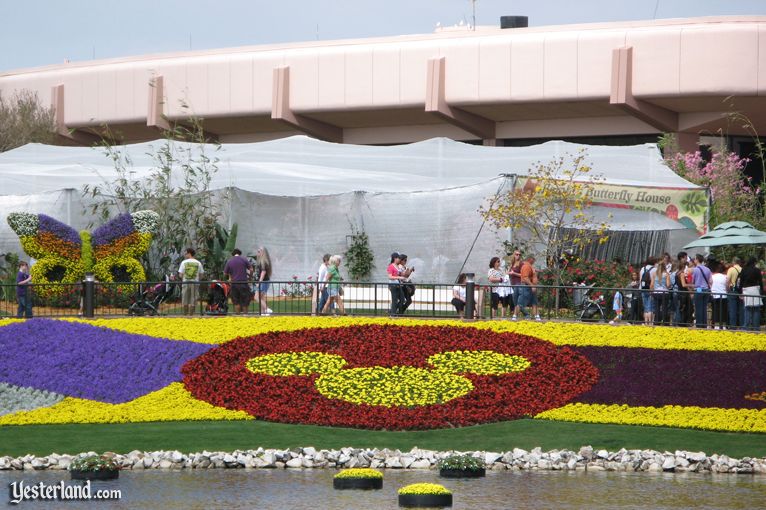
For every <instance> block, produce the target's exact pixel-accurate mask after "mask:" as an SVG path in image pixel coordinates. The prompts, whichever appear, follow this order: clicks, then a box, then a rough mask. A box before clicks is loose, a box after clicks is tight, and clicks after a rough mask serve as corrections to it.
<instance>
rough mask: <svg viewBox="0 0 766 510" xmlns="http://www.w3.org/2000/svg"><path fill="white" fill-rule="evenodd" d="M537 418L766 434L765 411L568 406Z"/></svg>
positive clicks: (694, 407) (678, 407)
mask: <svg viewBox="0 0 766 510" xmlns="http://www.w3.org/2000/svg"><path fill="white" fill-rule="evenodd" d="M535 418H536V419H541V420H560V421H574V422H583V423H616V424H620V425H648V426H657V427H679V428H686V429H701V430H722V431H730V432H766V409H721V408H717V407H696V406H662V407H638V406H635V407H633V406H627V405H618V404H615V405H606V404H567V405H565V406H563V407H559V408H557V409H551V410H550V411H545V412H542V413H540V414H538V415H537V416H535Z"/></svg>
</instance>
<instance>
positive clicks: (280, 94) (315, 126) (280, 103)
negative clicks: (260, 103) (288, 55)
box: [271, 66, 343, 143]
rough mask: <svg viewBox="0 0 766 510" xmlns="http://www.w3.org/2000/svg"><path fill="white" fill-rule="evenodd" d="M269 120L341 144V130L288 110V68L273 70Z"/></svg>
mask: <svg viewBox="0 0 766 510" xmlns="http://www.w3.org/2000/svg"><path fill="white" fill-rule="evenodd" d="M271 118H272V119H274V120H278V121H280V122H283V123H285V124H287V125H288V126H290V127H293V128H295V129H297V130H298V131H303V132H304V133H306V134H307V135H309V136H313V137H314V138H319V139H320V140H326V141H328V142H336V143H343V129H342V128H340V127H338V126H333V125H332V124H327V123H326V122H322V121H319V120H315V119H311V118H308V117H305V116H303V115H298V114H296V113H295V112H293V111H292V110H291V109H290V67H289V66H285V67H277V68H275V69H274V88H273V92H272V102H271Z"/></svg>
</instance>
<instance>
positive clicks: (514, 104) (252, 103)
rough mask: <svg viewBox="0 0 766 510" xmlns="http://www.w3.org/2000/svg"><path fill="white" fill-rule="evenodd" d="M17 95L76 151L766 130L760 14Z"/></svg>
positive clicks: (115, 72) (109, 64) (134, 65)
mask: <svg viewBox="0 0 766 510" xmlns="http://www.w3.org/2000/svg"><path fill="white" fill-rule="evenodd" d="M18 89H30V90H33V91H36V92H37V94H38V95H39V98H40V99H41V101H42V102H43V103H44V104H51V105H53V106H54V107H55V109H56V121H57V124H58V126H59V132H60V133H61V135H62V136H64V137H67V138H70V139H72V140H73V141H74V142H76V143H87V142H88V141H89V140H90V139H91V138H92V134H93V133H95V132H98V131H99V129H100V128H101V126H104V125H108V126H109V127H110V128H111V130H112V132H114V133H117V134H119V135H121V136H122V137H123V139H124V140H125V141H131V142H132V141H142V140H149V139H152V138H156V137H157V136H158V128H162V127H163V126H165V125H167V122H168V121H171V122H174V121H181V122H183V121H184V120H186V119H188V117H189V116H190V115H194V116H197V117H201V118H203V119H204V124H205V129H206V130H207V131H208V132H209V133H210V134H211V135H212V136H216V137H217V138H218V139H219V140H220V141H222V142H244V141H259V140H268V139H275V138H281V137H286V136H290V135H294V134H309V135H311V136H314V137H317V138H321V139H324V140H330V141H335V142H342V143H353V144H399V143H407V142H413V141H418V140H424V139H428V138H432V137H436V136H445V137H449V138H452V139H455V140H463V141H480V140H481V141H483V143H485V144H488V145H493V144H497V145H517V144H519V145H523V144H527V143H530V142H532V141H542V140H549V139H571V140H574V141H584V142H590V143H606V144H631V143H638V142H646V141H653V140H656V137H657V135H658V134H659V133H663V132H672V133H678V134H679V137H680V139H681V141H682V143H683V144H684V146H686V147H693V146H694V144H695V143H696V142H697V141H698V137H699V135H700V134H703V135H714V136H720V135H725V136H730V137H734V138H730V139H729V140H731V141H733V142H734V144H735V147H734V148H735V150H739V149H742V148H744V147H746V146H747V143H748V138H747V136H748V135H749V130H748V129H745V128H743V127H742V122H732V121H731V119H730V114H732V113H733V112H741V113H743V114H745V115H746V116H747V117H748V118H749V119H750V120H751V121H752V122H753V125H754V127H755V129H756V130H758V131H759V132H760V131H763V128H764V123H766V117H765V116H764V113H763V112H766V108H765V106H766V99H765V98H764V94H766V17H764V16H731V17H710V18H690V19H673V20H657V21H642V22H619V23H599V24H587V25H564V26H548V27H534V28H516V29H501V28H487V27H480V28H479V29H477V30H476V31H470V30H456V31H449V30H444V31H439V32H437V33H434V34H426V35H411V36H401V37H386V38H373V39H359V40H343V41H327V42H324V41H323V42H307V43H297V44H284V45H267V46H253V47H243V48H231V49H223V50H210V51H196V52H181V53H172V54H161V55H146V56H136V57H130V58H120V59H111V60H100V61H89V62H76V63H65V64H57V65H51V66H47V67H40V68H33V69H20V70H14V71H9V72H5V73H1V74H0V92H2V93H3V94H8V93H12V92H13V91H14V90H18ZM738 136H744V137H745V138H741V139H739V138H736V137H738ZM738 143H741V144H744V145H742V147H739V146H736V144H738ZM743 150H744V149H743Z"/></svg>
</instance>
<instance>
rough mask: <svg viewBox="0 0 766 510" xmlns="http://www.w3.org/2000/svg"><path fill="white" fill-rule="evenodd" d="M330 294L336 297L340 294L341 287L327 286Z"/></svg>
mask: <svg viewBox="0 0 766 510" xmlns="http://www.w3.org/2000/svg"><path fill="white" fill-rule="evenodd" d="M327 292H328V296H330V297H336V296H339V295H340V287H327Z"/></svg>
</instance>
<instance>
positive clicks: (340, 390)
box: [316, 366, 473, 407]
mask: <svg viewBox="0 0 766 510" xmlns="http://www.w3.org/2000/svg"><path fill="white" fill-rule="evenodd" d="M316 388H317V390H318V391H319V393H321V394H322V395H324V396H325V397H327V398H332V399H339V400H344V401H346V402H351V403H353V404H368V405H372V406H384V407H395V406H402V407H413V406H426V405H432V404H442V403H444V402H448V401H450V400H452V399H455V398H458V397H462V396H463V395H465V394H466V393H468V392H470V391H471V390H473V383H471V381H470V380H468V379H466V378H465V377H462V376H459V375H455V374H450V373H449V372H445V371H442V370H429V369H426V368H416V367H406V366H404V367H390V368H385V367H369V368H368V367H365V368H352V369H348V370H340V371H338V372H335V373H331V374H325V375H322V376H321V377H320V378H319V379H317V381H316Z"/></svg>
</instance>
